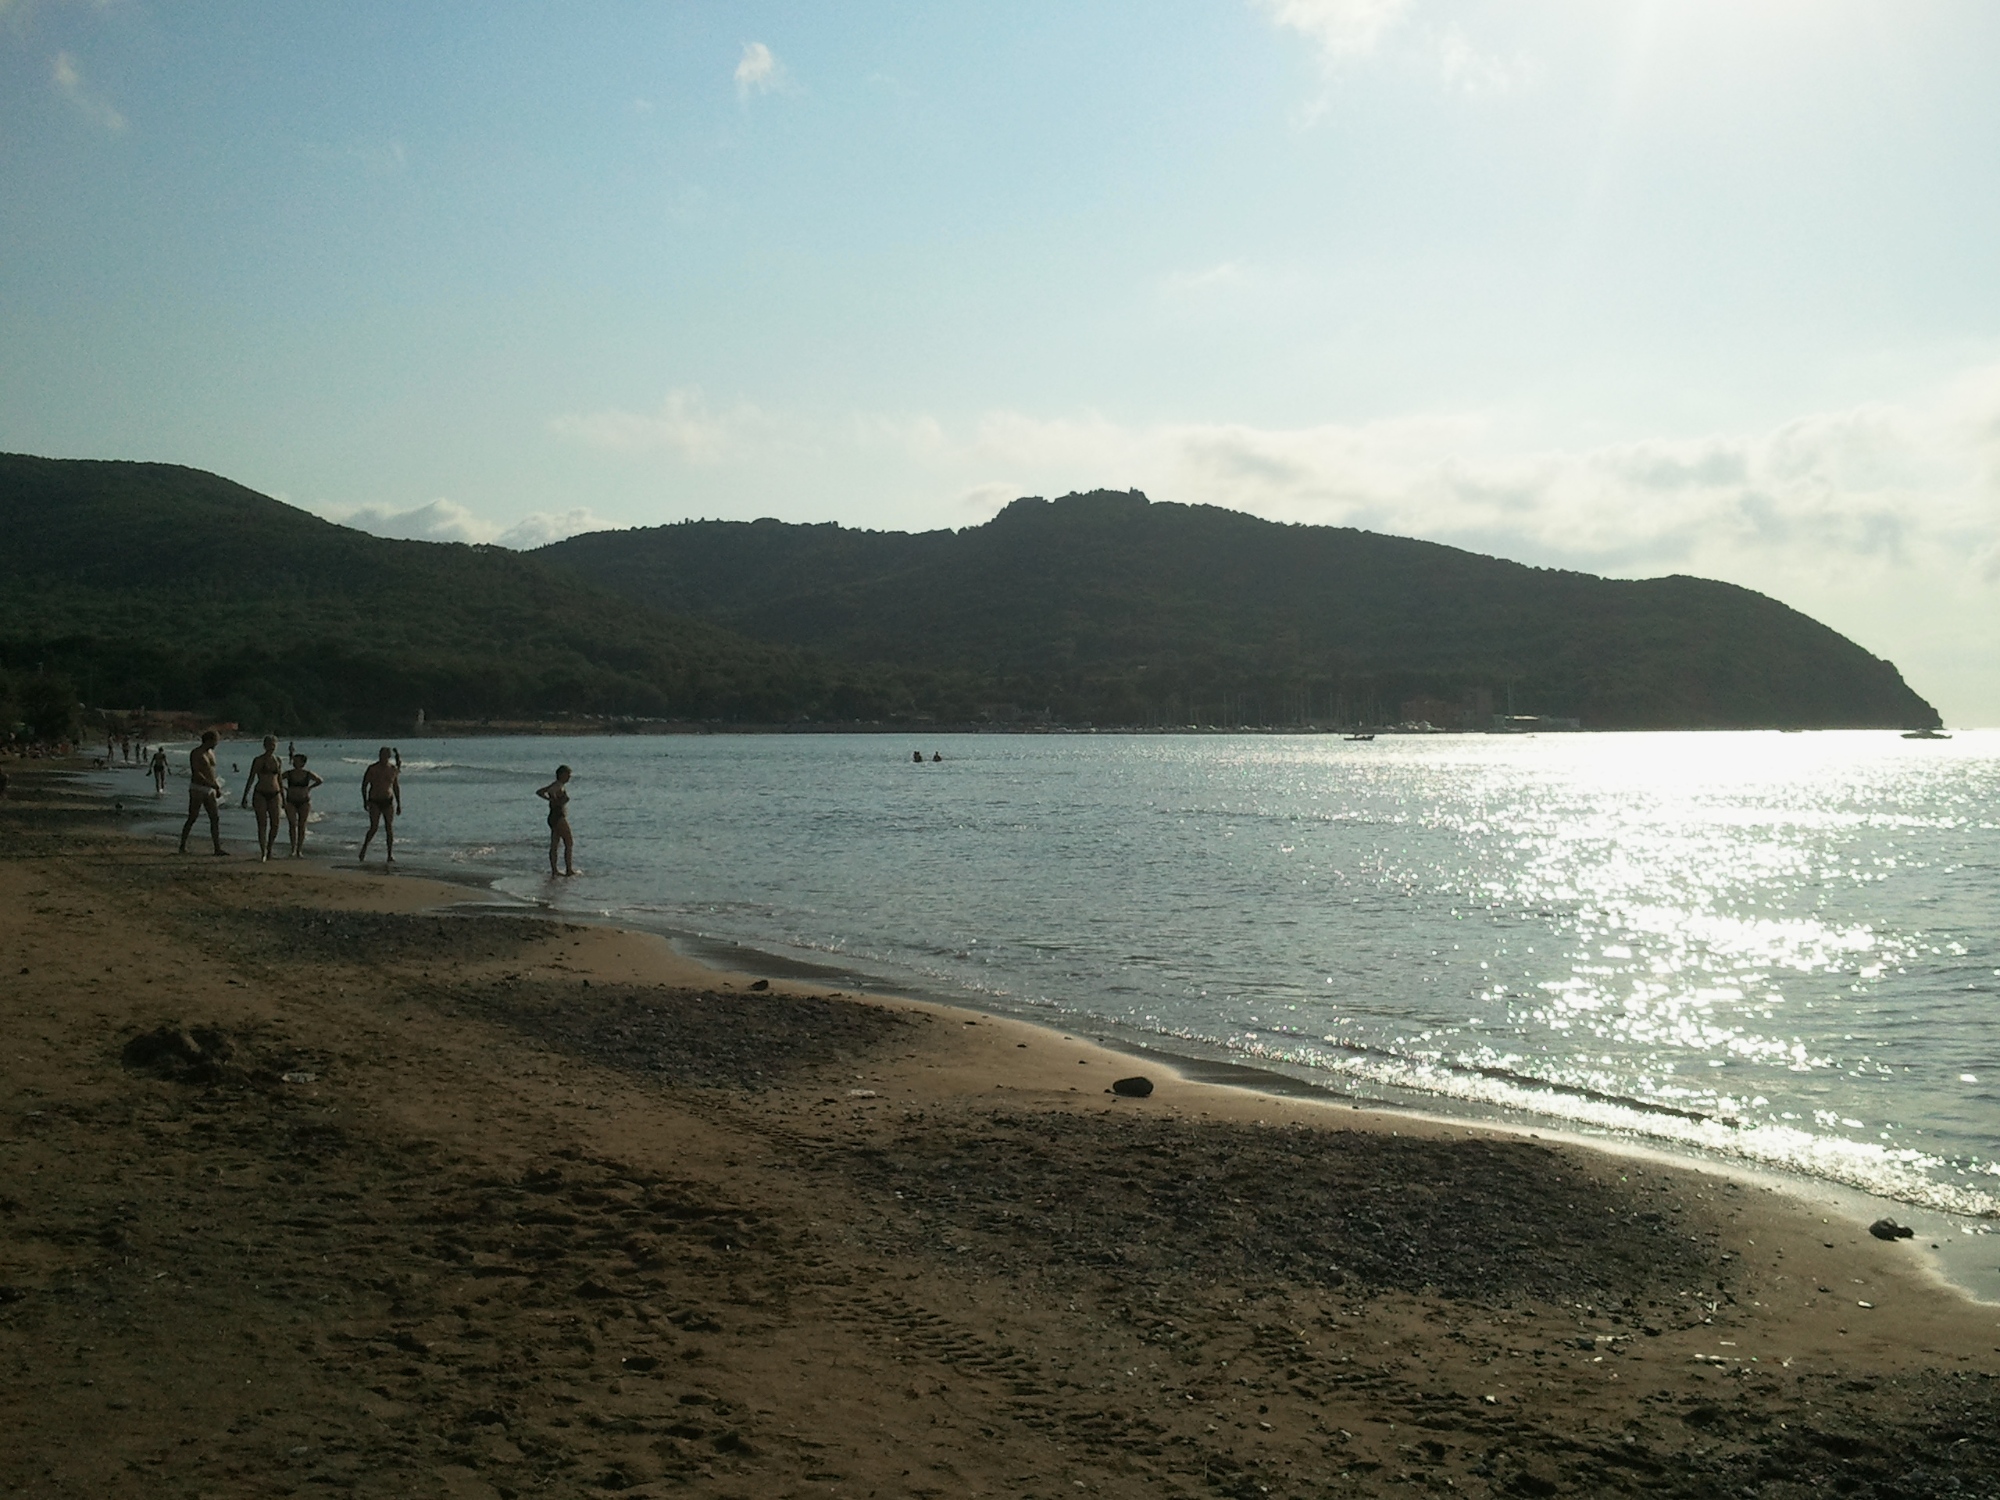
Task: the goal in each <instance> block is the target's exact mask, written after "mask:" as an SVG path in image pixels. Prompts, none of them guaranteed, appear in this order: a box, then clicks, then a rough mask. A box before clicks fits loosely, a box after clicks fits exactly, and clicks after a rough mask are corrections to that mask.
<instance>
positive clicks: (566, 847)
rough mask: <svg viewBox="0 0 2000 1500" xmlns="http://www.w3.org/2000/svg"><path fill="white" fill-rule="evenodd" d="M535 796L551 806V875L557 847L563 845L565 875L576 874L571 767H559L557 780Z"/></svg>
mask: <svg viewBox="0 0 2000 1500" xmlns="http://www.w3.org/2000/svg"><path fill="white" fill-rule="evenodd" d="M535 795H536V796H537V797H540V798H541V799H542V800H543V801H544V802H546V803H548V805H549V874H550V875H552V876H553V875H555V874H556V873H557V871H556V845H558V844H560V845H562V853H563V866H564V868H563V870H562V872H561V873H562V874H564V875H574V874H575V873H576V839H575V837H574V836H572V835H571V833H570V831H569V767H568V766H557V767H556V779H555V780H554V781H551V782H550V783H549V784H548V785H547V786H539V787H536V788H535Z"/></svg>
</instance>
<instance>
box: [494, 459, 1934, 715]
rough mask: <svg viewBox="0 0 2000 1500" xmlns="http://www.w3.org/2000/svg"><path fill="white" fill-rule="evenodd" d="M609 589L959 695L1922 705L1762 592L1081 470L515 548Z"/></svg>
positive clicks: (1636, 709)
mask: <svg viewBox="0 0 2000 1500" xmlns="http://www.w3.org/2000/svg"><path fill="white" fill-rule="evenodd" d="M534 555H536V556H539V557H544V558H547V559H549V560H551V561H556V562H561V563H563V564H565V565H567V566H569V567H571V568H574V569H575V570H576V571H578V572H579V573H582V574H583V575H585V576H586V577H589V578H591V579H593V580H595V581H597V582H599V583H601V584H603V585H604V586H606V587H608V588H611V589H614V590H616V591H617V592H619V593H622V594H623V595H625V597H627V598H628V599H631V600H634V601H635V602H642V603H649V604H651V605H653V606H655V607H657V608H662V609H671V610H675V611H678V612H683V613H687V614H691V615H694V616H696V617H698V618H702V619H706V620H709V621H711V622H712V623H715V624H717V625H721V626H725V627H727V628H729V629H732V630H736V631H739V632H741V633H743V634H745V635H747V636H750V637H751V638H753V639H757V640H762V641H765V642H768V643H773V644H789V645H796V646H804V645H808V644H809V645H811V646H812V647H813V648H814V649H816V650H819V651H822V652H825V653H827V654H828V655H831V656H834V657H836V658H838V659H841V660H846V661H853V662H861V661H870V662H879V663H885V664H892V665H897V666H902V667H905V668H909V669H913V670H922V671H929V672H936V673H941V674H948V675H950V676H951V677H953V678H954V679H955V680H957V681H959V682H961V683H963V684H967V685H969V686H971V687H972V690H973V691H974V692H975V693H977V694H979V695H981V698H980V703H979V705H978V712H980V713H982V714H985V715H987V716H1007V715H1014V716H1027V717H1038V716H1044V715H1045V716H1046V717H1049V718H1053V719H1058V720H1067V721H1080V720H1090V721H1094V722H1097V723H1121V724H1178V723H1276V724H1285V723H1305V722H1326V723H1348V722H1357V721H1366V722H1384V721H1389V720H1394V719H1399V718H1412V717H1417V718H1425V719H1430V720H1432V721H1435V722H1440V723H1454V724H1463V725H1466V726H1468V727H1474V726H1478V725H1481V724H1483V723H1485V722H1489V721H1490V719H1491V716H1492V714H1493V713H1495V712H1504V711H1505V710H1506V709H1507V707H1508V705H1509V703H1510V702H1511V703H1512V705H1513V707H1514V708H1515V709H1517V710H1518V711H1520V712H1523V713H1538V714H1548V715H1561V716H1566V717H1575V718H1578V719H1581V720H1582V721H1583V722H1584V723H1585V724H1586V726H1588V727H1593V728H1749V727H1782V728H1809V727H1891V726H1902V725H1906V724H1929V723H1934V722H1936V720H1937V714H1936V711H1935V710H1934V709H1933V708H1932V707H1931V705H1930V704H1928V703H1926V702H1925V701H1924V700H1923V699H1922V698H1921V697H1919V696H1918V695H1917V694H1916V693H1914V692H1913V691H1911V690H1910V688H1909V687H1908V686H1907V684H1905V683H1904V682H1903V680H1902V677H1901V675H1900V674H1899V673H1898V672H1897V671H1896V669H1895V667H1894V666H1893V665H1892V664H1890V663H1889V662H1886V661H1883V660H1882V659H1880V658H1878V657H1876V656H1874V655H1872V654H1870V653H1869V652H1867V651H1866V650H1864V649H1863V648H1861V647H1860V646H1858V645H1856V644H1855V643H1854V642H1852V641H1849V640H1847V639H1846V638H1845V637H1843V636H1841V635H1840V634H1838V633H1837V632H1835V631H1834V630H1832V629H1830V628H1829V627H1827V626H1825V625H1822V624H1821V623H1819V622H1818V621H1816V620H1813V619H1811V618H1810V617H1808V616H1806V615H1804V614H1801V613H1799V612H1798V611H1797V610H1794V609H1791V608H1789V607H1788V606H1786V605H1784V604H1781V603H1779V602H1778V601H1776V600H1773V599H1770V598H1767V597H1765V596H1764V595H1761V594H1758V593H1755V592H1754V591H1752V590H1749V589H1744V588H1739V587H1737V586H1735V585H1732V584H1727V583H1718V582H1714V581H1711V580H1707V579H1699V578H1688V577H1681V576H1674V577H1667V578H1654V579H1643V580H1622V579H1606V578H1599V577H1595V576H1593V575H1591V574H1586V573H1575V572H1566V571H1562V570H1556V569H1546V568H1535V567H1530V566H1527V565H1525V564H1521V563H1515V562H1509V561H1506V560H1504V559H1501V558H1493V557H1486V556H1482V555H1480V554H1477V553H1473V552H1467V551H1464V550H1462V549H1459V548H1456V547H1449V546H1445V545H1442V544H1440V543H1435V542H1425V541H1417V540H1414V539H1411V538H1406V537H1394V536H1384V535H1380V534H1376V533H1371V532H1365V531H1359V530H1355V529H1353V528H1349V527H1326V526H1306V525H1293V524H1283V523H1278V522H1272V521H1265V520H1261V519H1259V518H1257V517H1254V516H1250V515H1245V514H1242V513H1240V512H1236V511H1228V510H1223V509H1220V508H1217V507H1213V506H1194V505H1181V504H1176V503H1173V502H1163V501H1152V500H1149V499H1148V498H1147V497H1146V496H1145V495H1143V494H1141V493H1138V492H1136V491H1131V492H1117V491H1101V490H1100V491H1093V492H1090V493H1087V494H1072V495H1066V496H1063V497H1062V498H1060V499H1057V500H1046V499H1042V498H1039V497H1028V498H1024V499H1020V500H1016V501H1014V502H1013V503H1012V504H1010V505H1008V506H1007V507H1006V508H1005V509H1004V510H1002V511H1001V512H1000V513H999V514H998V515H997V516H995V517H994V518H993V519H992V520H991V521H988V522H987V523H985V524H984V525H982V526H974V527H967V528H964V529H963V530H959V531H933V532H924V533H917V534H907V533H898V532H869V531H857V530H852V529H849V528H845V527H841V526H837V525H830V524H821V525H788V524H785V523H781V522H777V521H769V520H764V521H751V522H731V521H699V522H683V523H680V524H678V525H671V526H661V527H652V528H644V529H640V530H635V531H620V532H615V533H612V532H600V533H593V534H589V535H584V536H578V537H572V538H570V539H568V540H567V541H563V542H557V543H555V544H553V545H551V546H548V547H544V548H542V549H540V550H539V551H538V552H537V553H536V554H534Z"/></svg>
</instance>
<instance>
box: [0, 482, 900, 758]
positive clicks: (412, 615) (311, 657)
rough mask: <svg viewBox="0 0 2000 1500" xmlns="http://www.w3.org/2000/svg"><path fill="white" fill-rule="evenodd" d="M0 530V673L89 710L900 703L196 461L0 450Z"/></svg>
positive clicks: (392, 711)
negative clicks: (58, 688) (37, 678)
mask: <svg viewBox="0 0 2000 1500" xmlns="http://www.w3.org/2000/svg"><path fill="white" fill-rule="evenodd" d="M0 534H4V535H5V537H6V539H7V542H6V545H5V546H4V547H0V672H9V671H10V672H11V675H12V677H13V678H14V681H15V684H16V687H17V689H18V687H19V686H20V684H21V683H22V681H23V679H24V677H30V676H32V675H34V674H35V673H36V671H37V669H38V668H40V669H42V670H43V671H45V672H46V673H48V674H59V675H61V676H63V677H66V678H67V679H69V680H70V681H71V682H72V683H73V684H74V685H75V686H76V688H77V691H78V692H79V693H80V694H81V696H82V698H83V700H84V701H86V702H88V703H90V704H93V705H108V706H114V707H123V708H132V707H138V706H140V705H149V706H152V707H164V708H185V709H193V710H197V711H200V712H204V713H209V714H213V715H215V716H216V717H218V718H227V719H234V720H236V721H237V722H239V723H242V724H244V725H245V726H246V727H247V726H265V727H268V728H271V729H275V730H283V731H288V732H298V733H306V732H314V733H323V732H329V731H334V730H341V729H368V728H374V727H377V726H382V727H388V726H397V725H407V724H408V723H409V722H410V721H411V719H412V718H414V716H415V714H416V712H417V710H418V709H419V708H422V709H424V710H425V711H426V712H427V713H428V714H429V715H430V716H431V717H433V718H450V717H465V718H472V717H510V716H545V715H552V714H564V713H571V714H582V713H596V714H637V715H647V716H657V717H661V718H683V719H706V718H716V719H723V720H732V721H767V720H787V719H794V718H798V717H802V716H810V717H814V718H836V719H853V718H875V717H881V716H884V715H887V714H890V713H894V712H899V711H907V708H908V704H909V689H908V688H907V687H906V686H904V685H903V684H902V683H901V682H900V681H899V679H898V678H897V676H896V674H893V673H880V672H866V671H860V670H856V669H853V668H850V667H845V666H839V665H830V664H828V663H827V662H825V661H823V660H821V659H818V658H815V657H813V656H810V655H808V654H806V653H802V652H799V651H796V650H792V649H789V648H785V647H781V646H772V645H768V644H761V643H755V642H750V641H746V640H744V639H743V638H741V637H739V636H735V635H732V634H731V633H729V632H728V631H727V630H724V629H721V628H718V627H717V626H715V625H712V624H708V623H704V622H700V621H696V620H691V619H687V618H669V617H667V616H665V615H662V614H660V613H658V612H656V611H654V610H652V609H648V608H645V607H642V606H637V605H634V604H632V603H630V602H628V601H627V600H625V599H623V598H620V597H619V596H618V595H616V594H614V593H612V592H610V591H609V590H606V589H604V588H601V587H598V586H595V585H591V584H588V583H585V582H583V581H582V580H581V579H579V578H577V577H575V576H573V575H571V574H568V573H566V572H565V571H564V570H563V569H561V568H559V567H556V566H552V565H551V564H550V563H548V562H547V561H545V560H540V559H536V558H531V557H524V556H522V555H520V554H517V553H513V552H508V551H505V550H503V549H500V548H495V547H468V546H461V545H454V544H440V543H433V542H399V541H386V540H383V539H381V538H379V537H373V536H369V535H367V534H365V533H363V532H359V531H354V530H351V529H349V528H347V527H344V526H337V525H335V524H333V523H332V522H330V521H325V520H321V519H320V518H319V517H317V516H313V515H309V514H307V513H306V512H304V511H301V510H298V509H296V508H294V507H292V506H288V505H284V504H281V503H280V502H278V501H276V500H272V499H270V498H268V497H266V496H264V495H259V494H257V493H256V492H254V491H252V490H248V489H245V488H244V487H243V486H241V485H237V484H232V483H231V482H230V481H228V480H226V479H221V478H218V477H216V476H215V475H213V474H207V473H203V472H201V471H199V470H195V469H185V468H179V467H176V466H173V465H168V464H143V463H99V462H89V461H81V460H54V459H41V458H29V457H22V456H17V455H0ZM4 687H5V684H4V683H0V689H4ZM0 696H5V693H4V691H0ZM19 696H21V695H20V694H19V693H18V692H17V698H18V697H19Z"/></svg>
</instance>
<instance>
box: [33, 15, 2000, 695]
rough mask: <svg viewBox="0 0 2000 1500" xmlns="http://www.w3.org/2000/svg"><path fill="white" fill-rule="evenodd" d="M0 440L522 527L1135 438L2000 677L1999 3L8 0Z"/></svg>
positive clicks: (1056, 460) (1103, 458)
mask: <svg viewBox="0 0 2000 1500" xmlns="http://www.w3.org/2000/svg"><path fill="white" fill-rule="evenodd" d="M0 449H5V450H7V451H13V452H28V453H38V454H47V455H54V456H63V457H94V458H131V459H151V460H161V461H170V462H175V463H183V464H190V465H194V466H196V467H199V468H203V469H209V470H212V471H215V472H217V473H221V474H224V475H227V476H228V477H230V478H232V479H235V480H238V481H240V482H241V483H244V484H247V485H249V486H251V487H252V488H255V489H258V490H261V491H263V492H265V493H267V494H272V495H276V496H278V497H279V498H281V499H285V500H287V501H289V502H291V503H292V504H295V505H300V506H304V507H306V508H308V509H310V510H313V511H316V512H318V513H320V514H323V515H327V516H330V517H334V518H336V519H344V520H347V521H348V522H350V523H351V524H355V525H360V526H364V527H367V528H368V529H371V530H374V531H378V532H381V533H383V534H385V535H407V536H429V537H437V538H441V539H455V540H470V541H497V542H500V543H501V544H503V545H509V546H531V545H536V544H538V543H540V542H543V541H547V540H551V539H554V538H556V537H560V536H563V535H566V534H570V533H572V532H575V531H579V530H595V529H601V528H605V527H616V526H636V525H655V524H659V523H662V522H667V521H676V520H680V519H683V518H686V517H728V518H740V519H749V518H754V517H757V516H776V517H779V518H781V519H785V520H791V521H828V520H831V521H839V522H841V523H842V524H845V525H850V526H861V527H869V528H875V529H894V530H923V529H931V528H936V527H959V526H968V525H976V524H978V523H980V522H982V521H984V520H986V519H987V518H989V517H990V516H992V515H993V514H994V513H995V512H996V511H997V510H998V509H999V508H1000V507H1001V506H1003V505H1004V504H1006V503H1007V501H1009V500H1011V499H1013V498H1014V497H1016V496H1019V495H1026V494H1038V495H1047V496H1055V495H1060V494H1064V493H1067V492H1069V491H1072V490H1089V489H1095V488H1114V489H1127V488H1137V489H1143V490H1144V491H1145V492H1146V493H1147V494H1149V495H1150V496H1152V497H1153V498H1154V499H1155V500H1173V501H1182V502H1186V503H1194V504H1211V505H1221V506H1227V507H1230V508H1232V509H1237V510H1244V511H1250V512H1253V513H1255V514H1258V515H1262V516H1266V517H1270V518H1272V519H1276V520H1283V521H1296V522H1311V523H1319V524H1333V525H1352V526H1361V527H1366V528H1369V529H1372V530H1379V531H1388V532H1393V533H1397V534H1401V535H1407V536H1418V537H1424V538H1428V539H1431V540H1435V541H1440V542H1447V543H1451V544H1453V545H1457V546H1463V547H1469V548H1472V549H1474V550H1477V551H1481V552H1487V553H1492V554H1496V555H1499V556H1503V557H1509V558H1514V559H1517V560H1520V561H1523V562H1528V563H1533V564H1537V565H1542V566H1552V567H1567V568H1578V569H1583V570H1586V571H1590V572H1597V573H1606V574H1612V575H1615V576H1621V577H1650V576H1657V575H1660V574H1667V573H1692V574H1697V575H1701V576H1705V577H1713V578H1723V579H1727V580H1729V581H1731V582H1734V583H1738V584H1742V585H1745V586H1746V587H1750V588H1754V589H1758V590H1760V591H1762V592H1764V593H1767V594H1770V595H1772V596H1773V597H1775V598H1778V599H1782V600H1784V601H1785V602H1786V603H1788V604H1791V605H1793V606H1795V607H1796V608H1799V609H1802V610H1804V611H1806V612H1807V613H1809V614H1812V615H1814V616H1816V617H1817V618H1819V619H1822V620H1824V621H1826V622H1827V623H1828V624H1830V625H1833V626H1834V627H1835V628H1836V629H1839V630H1841V631H1842V632H1843V633H1845V634H1847V635H1849V636H1851V637H1852V638H1854V639H1855V640H1857V641H1859V642H1860V643H1861V644H1863V645H1864V646H1866V647H1867V648H1868V649H1870V650H1871V651H1874V652H1875V653H1877V654H1879V655H1882V656H1886V657H1888V658H1889V659H1891V660H1893V661H1894V662H1896V663H1897V665H1898V666H1899V667H1901V668H1902V670H1903V673H1904V676H1905V677H1906V678H1907V679H1908V680H1909V681H1910V683H1911V685H1912V686H1914V687H1915V688H1916V689H1917V690H1918V691H1919V692H1921V693H1923V694H1924V695H1925V696H1927V697H1929V698H1930V699H1931V700H1932V702H1934V703H1936V704H1937V705H1938V707H1939V708H1940V710H1941V711H1942V712H1943V714H1944V716H1945V718H1946V720H1947V722H1949V723H1953V724H1961V725H1972V724H1983V725H2000V5H1995V4H1993V3H1992V0H1925V3H1922V4H1909V3H1899V0H1868V3H1862V0H1145V3H1143V4H1139V3H1131V4H1128V3H1123V0H1100V3H1083V4H1079V3H1075V0H1067V3H1042V0H1008V3H1006V4H986V3H983V0H954V3H952V4H950V5H938V4H916V3H909V4H898V3H882V0H851V3H848V4H843V5H839V6H831V5H826V4H823V3H820V4H789V5H788V4H720V3H718V4H702V3H695V0H572V3H568V4H563V5H556V4H536V5H529V4H516V3H509V0H482V3H481V4H478V5H466V4H463V3H450V4H442V3H433V0H392V3H379V4H378V3H370V0H351V3H345V4H342V5H339V6H271V5H269V4H268V3H237V0H202V3H200V4H198V5H193V4H185V3H170V0H0Z"/></svg>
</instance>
